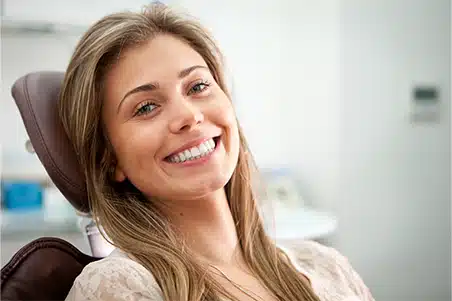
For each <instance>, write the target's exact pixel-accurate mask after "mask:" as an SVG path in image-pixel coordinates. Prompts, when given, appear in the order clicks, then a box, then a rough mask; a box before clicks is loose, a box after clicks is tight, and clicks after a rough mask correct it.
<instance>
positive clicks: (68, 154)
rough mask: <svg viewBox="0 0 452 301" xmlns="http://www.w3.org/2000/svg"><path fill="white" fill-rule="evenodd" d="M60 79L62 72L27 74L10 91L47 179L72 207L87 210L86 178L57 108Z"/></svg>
mask: <svg viewBox="0 0 452 301" xmlns="http://www.w3.org/2000/svg"><path fill="white" fill-rule="evenodd" d="M63 79H64V73H63V72H53V71H42V72H34V73H29V74H27V75H25V76H23V77H21V78H19V79H18V80H17V81H16V82H15V83H14V85H13V87H12V89H11V92H12V96H13V98H14V100H15V102H16V105H17V107H18V108H19V111H20V115H21V116H22V120H23V122H24V125H25V129H26V131H27V133H28V136H29V138H30V141H31V144H32V145H33V148H34V150H35V152H36V154H37V156H38V158H39V160H40V161H41V162H42V164H43V165H44V168H45V169H46V171H47V173H48V175H49V176H50V178H51V180H52V181H53V183H54V184H55V185H56V186H57V188H58V189H59V190H60V191H61V193H62V194H63V195H64V196H65V197H66V199H67V200H68V201H69V202H70V203H71V204H72V206H74V207H75V209H77V210H78V211H80V212H83V213H88V211H89V206H88V195H87V191H86V181H85V178H84V176H83V173H82V172H81V168H80V166H79V164H78V160H77V157H76V155H75V152H74V149H73V147H72V145H71V143H70V142H69V139H68V137H67V135H66V132H65V131H64V128H63V125H62V123H61V120H60V118H59V115H58V111H57V103H58V99H59V93H60V89H61V85H62V82H63Z"/></svg>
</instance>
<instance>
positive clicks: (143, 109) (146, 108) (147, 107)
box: [133, 102, 157, 116]
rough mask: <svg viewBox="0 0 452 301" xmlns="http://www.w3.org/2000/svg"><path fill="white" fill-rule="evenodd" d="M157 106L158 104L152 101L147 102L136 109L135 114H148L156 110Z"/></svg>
mask: <svg viewBox="0 0 452 301" xmlns="http://www.w3.org/2000/svg"><path fill="white" fill-rule="evenodd" d="M156 108H157V105H156V104H154V103H152V102H145V103H143V104H142V105H140V107H139V108H138V109H137V110H136V111H135V114H134V115H133V116H141V115H146V114H149V113H151V112H152V111H154V109H156Z"/></svg>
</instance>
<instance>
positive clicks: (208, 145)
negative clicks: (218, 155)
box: [169, 139, 215, 163]
mask: <svg viewBox="0 0 452 301" xmlns="http://www.w3.org/2000/svg"><path fill="white" fill-rule="evenodd" d="M214 149H215V142H214V141H213V139H209V140H207V141H205V142H203V143H201V144H200V145H198V146H195V147H192V148H190V149H186V150H184V151H182V152H180V153H178V154H176V155H173V156H171V157H170V158H169V161H170V162H172V163H180V162H185V161H187V160H194V159H198V158H200V157H204V156H206V155H208V154H209V153H211V152H212V151H213V150H214Z"/></svg>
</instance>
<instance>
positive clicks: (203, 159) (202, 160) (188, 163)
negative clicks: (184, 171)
mask: <svg viewBox="0 0 452 301" xmlns="http://www.w3.org/2000/svg"><path fill="white" fill-rule="evenodd" d="M220 142H221V140H220V138H218V139H216V143H215V148H214V149H213V151H211V152H210V153H208V154H207V155H205V156H204V157H200V158H198V159H194V160H187V161H184V162H182V163H180V162H179V163H175V162H168V161H165V162H166V163H169V164H171V165H177V166H184V167H185V166H187V167H188V166H194V165H198V164H203V163H205V162H207V161H208V160H209V159H210V158H211V157H212V156H213V154H215V152H216V151H217V149H218V146H219V145H220Z"/></svg>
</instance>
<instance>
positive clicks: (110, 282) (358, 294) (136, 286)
mask: <svg viewBox="0 0 452 301" xmlns="http://www.w3.org/2000/svg"><path fill="white" fill-rule="evenodd" d="M282 249H283V250H284V251H285V252H286V253H287V254H288V255H289V257H290V258H291V261H292V263H293V264H294V265H295V267H296V268H297V269H298V270H299V271H300V272H301V273H303V275H305V276H306V277H307V278H308V279H309V280H310V282H311V285H312V288H313V290H314V292H315V293H316V294H317V295H318V296H319V298H320V300H322V301H374V299H373V297H372V296H371V294H370V292H369V290H368V289H367V287H366V286H365V284H364V283H363V281H362V279H361V277H360V276H359V275H358V274H357V273H356V271H355V270H354V269H353V268H352V267H351V265H350V264H349V262H348V261H347V259H346V258H345V257H344V256H342V255H341V254H339V252H337V251H336V250H335V249H333V248H329V247H326V246H323V245H321V244H319V243H316V242H312V241H306V242H303V243H301V244H298V245H297V246H296V247H294V248H291V249H290V250H288V249H286V248H282ZM160 292H161V291H160V288H159V286H158V285H157V282H156V281H155V278H154V277H153V275H152V274H151V273H150V272H149V271H148V270H147V269H146V268H144V267H143V266H142V265H141V264H139V263H138V262H136V261H134V260H132V259H130V258H129V257H128V256H127V255H126V254H124V253H123V252H121V251H119V250H115V251H113V252H112V253H111V254H110V255H109V256H108V257H106V258H104V259H101V260H99V261H95V262H93V263H90V264H88V265H87V266H86V267H85V268H84V269H83V271H82V273H81V274H80V275H79V276H78V277H77V278H76V280H75V282H74V284H73V286H72V288H71V290H70V292H69V294H68V296H67V298H66V301H82V300H83V301H104V300H105V301H106V300H108V301H119V300H121V301H123V300H124V301H142V300H143V301H144V300H146V301H149V300H151V301H164V300H163V298H162V296H161V293H160Z"/></svg>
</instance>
